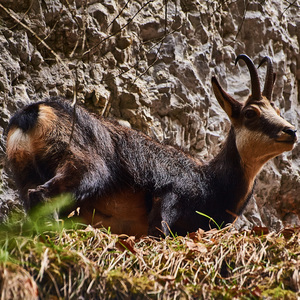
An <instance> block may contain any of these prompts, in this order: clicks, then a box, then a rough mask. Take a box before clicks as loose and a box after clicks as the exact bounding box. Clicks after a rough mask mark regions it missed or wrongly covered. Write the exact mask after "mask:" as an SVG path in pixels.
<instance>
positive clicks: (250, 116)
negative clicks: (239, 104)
mask: <svg viewBox="0 0 300 300" xmlns="http://www.w3.org/2000/svg"><path fill="white" fill-rule="evenodd" d="M244 116H245V118H247V119H253V118H254V117H256V116H257V112H256V111H255V110H252V109H248V110H246V111H245V113H244Z"/></svg>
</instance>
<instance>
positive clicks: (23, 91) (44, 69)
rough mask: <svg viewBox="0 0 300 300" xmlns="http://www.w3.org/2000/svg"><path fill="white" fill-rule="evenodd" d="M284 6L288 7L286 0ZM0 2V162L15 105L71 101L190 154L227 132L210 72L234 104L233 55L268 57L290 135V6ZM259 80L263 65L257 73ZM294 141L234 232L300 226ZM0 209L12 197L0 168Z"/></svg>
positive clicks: (297, 100)
mask: <svg viewBox="0 0 300 300" xmlns="http://www.w3.org/2000/svg"><path fill="white" fill-rule="evenodd" d="M289 2H291V3H289ZM289 2H288V1H282V0H266V1H261V0H260V1H259V0H257V1H247V0H237V1H236V0H234V1H231V0H228V1H213V0H209V1H201V0H172V1H171V0H170V1H163V0H150V1H146V0H138V1H130V0H101V1H100V0H87V1H80V0H68V1H67V0H32V1H30V0H25V1H24V0H22V1H21V0H4V1H2V2H1V4H0V107H1V109H0V130H1V131H0V134H1V141H0V155H1V161H2V166H3V157H4V151H5V141H4V138H3V136H2V133H3V130H4V129H5V127H6V125H7V123H8V120H9V117H10V116H11V114H12V113H13V112H14V111H16V110H17V109H18V108H20V107H22V106H23V105H24V104H25V103H29V102H31V101H37V100H40V99H42V98H45V97H49V96H56V95H60V96H64V97H67V98H72V97H73V95H74V90H75V89H76V95H77V98H78V101H81V102H84V103H85V104H86V105H87V106H88V107H89V108H90V109H92V110H94V111H96V112H98V113H103V114H105V115H109V116H113V117H115V118H117V119H120V120H124V121H126V124H127V125H128V123H130V124H131V126H132V127H133V128H137V129H139V130H142V131H144V132H146V133H147V134H149V135H150V136H154V137H156V138H157V139H159V140H161V141H166V142H167V143H170V144H174V145H177V146H180V147H182V148H183V149H184V150H186V151H189V152H191V153H192V154H193V155H196V156H198V157H200V158H201V159H210V158H212V157H213V156H214V155H215V154H216V153H217V151H218V149H219V148H220V145H221V143H222V141H223V140H224V138H225V137H226V133H227V131H228V129H229V121H228V119H227V117H226V116H225V113H223V111H222V110H221V108H220V107H219V105H218V103H217V101H216V99H215V97H214V96H213V93H212V89H211V83H210V79H211V77H212V75H216V76H217V77H218V78H219V80H220V82H221V84H222V86H223V87H224V88H225V89H226V90H227V91H228V92H229V93H230V94H232V95H233V96H234V97H236V98H238V99H241V100H242V99H245V98H246V97H247V95H248V94H249V91H250V90H249V86H250V80H249V74H248V70H247V68H246V67H244V65H243V64H240V65H239V66H235V65H234V59H235V57H236V55H238V54H241V53H246V54H248V55H249V56H250V57H251V58H252V59H253V60H254V62H255V63H256V64H258V62H259V61H260V59H261V58H262V57H263V56H265V55H269V56H270V57H271V58H272V59H273V62H274V69H275V71H276V72H277V81H276V84H275V89H274V94H273V98H274V100H275V102H276V104H277V106H279V107H280V109H281V112H282V115H283V116H284V117H285V118H286V119H287V120H288V121H289V122H291V123H292V124H294V125H295V126H296V127H298V128H299V116H300V92H299V81H300V55H299V44H300V14H299V11H300V10H299V7H300V3H299V2H298V1H289ZM259 74H260V77H261V80H262V81H263V78H264V75H265V68H261V69H259ZM299 154H300V145H299V143H298V144H297V146H296V147H295V149H294V150H293V151H292V152H289V153H284V154H283V155H281V156H280V157H277V158H275V159H274V160H272V161H270V162H269V163H268V164H267V165H266V166H265V168H264V169H263V171H262V172H261V173H260V175H259V177H258V184H257V187H256V189H255V195H254V197H253V199H252V201H251V203H250V204H249V206H248V208H247V210H246V212H245V214H244V216H242V217H241V218H240V220H239V223H238V226H239V227H241V226H247V225H250V226H252V224H256V225H261V224H264V225H266V226H270V227H272V228H274V229H279V228H281V227H282V226H292V225H300V196H299V195H300V171H299V170H300V157H299ZM0 184H1V185H0V193H1V194H0V198H1V200H2V201H1V214H2V216H3V215H4V214H6V213H7V211H8V210H9V208H10V207H11V203H14V202H15V199H16V195H15V193H14V189H13V183H12V182H10V181H9V179H8V177H7V174H6V173H5V172H4V171H2V173H1V182H0Z"/></svg>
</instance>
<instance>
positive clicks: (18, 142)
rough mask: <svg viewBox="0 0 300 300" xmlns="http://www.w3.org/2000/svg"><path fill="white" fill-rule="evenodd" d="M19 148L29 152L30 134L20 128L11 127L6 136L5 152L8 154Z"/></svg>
mask: <svg viewBox="0 0 300 300" xmlns="http://www.w3.org/2000/svg"><path fill="white" fill-rule="evenodd" d="M20 150H21V151H26V152H31V141H30V136H29V135H28V134H27V133H24V132H23V130H22V129H20V128H16V129H12V130H11V131H10V132H9V135H8V138H7V154H8V156H10V154H13V152H15V151H20Z"/></svg>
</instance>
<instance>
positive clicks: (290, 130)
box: [282, 128, 297, 138]
mask: <svg viewBox="0 0 300 300" xmlns="http://www.w3.org/2000/svg"><path fill="white" fill-rule="evenodd" d="M282 131H283V132H285V133H286V134H288V135H290V136H291V137H293V138H294V137H296V132H297V130H295V129H291V128H285V129H283V130H282Z"/></svg>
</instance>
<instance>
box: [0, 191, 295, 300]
mask: <svg viewBox="0 0 300 300" xmlns="http://www.w3.org/2000/svg"><path fill="white" fill-rule="evenodd" d="M62 199H63V202H64V204H63V205H66V204H67V203H68V201H67V200H68V198H67V197H63V198H62ZM62 199H58V200H57V201H54V203H55V205H53V206H52V207H50V208H49V205H45V206H42V207H40V208H39V209H38V210H37V211H35V212H33V213H32V214H31V215H30V217H25V216H24V215H22V214H20V213H19V214H14V215H13V216H11V218H10V221H9V222H8V223H7V224H5V225H2V227H1V230H0V288H1V291H0V295H1V297H2V298H1V299H38V298H40V299H80V297H82V299H262V298H263V299H297V296H298V297H299V296H300V291H299V290H300V272H299V270H300V243H299V241H300V232H299V231H298V230H296V229H293V230H284V231H283V232H281V233H267V234H260V230H255V231H252V232H237V231H235V230H234V229H233V228H230V227H226V228H223V229H221V230H216V229H214V230H211V231H209V232H203V231H201V230H199V231H197V232H196V233H192V234H190V235H189V236H187V237H180V236H175V237H167V238H165V239H160V240H158V239H152V238H150V237H142V238H139V239H136V238H134V237H128V236H125V235H123V236H122V235H119V236H118V235H113V234H111V233H109V232H108V231H106V230H104V229H94V228H92V227H90V226H87V227H85V226H83V225H80V224H79V223H72V222H63V221H60V222H55V221H53V220H51V218H50V217H49V215H51V214H50V212H51V211H53V209H54V208H55V207H56V206H57V203H59V205H58V206H60V205H61V200H62Z"/></svg>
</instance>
